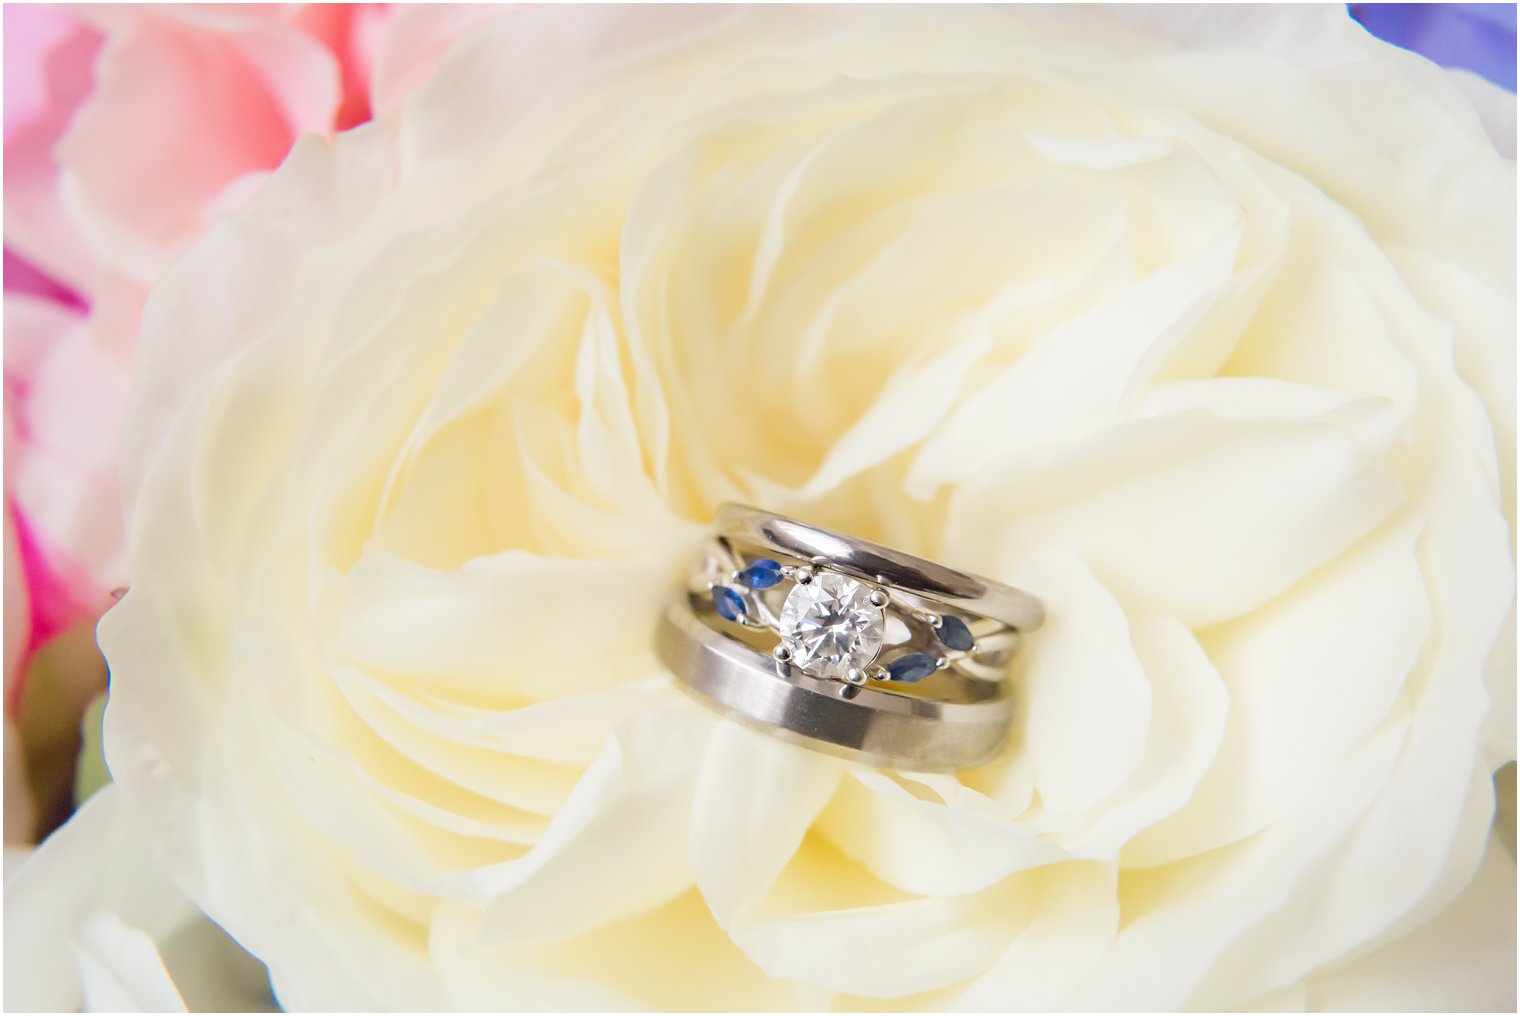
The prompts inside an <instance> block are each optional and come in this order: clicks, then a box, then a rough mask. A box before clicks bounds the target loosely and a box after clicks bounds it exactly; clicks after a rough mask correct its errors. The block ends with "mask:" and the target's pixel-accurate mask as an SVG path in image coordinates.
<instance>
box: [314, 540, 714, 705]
mask: <svg viewBox="0 0 1520 1016" xmlns="http://www.w3.org/2000/svg"><path fill="white" fill-rule="evenodd" d="M651 538H652V540H658V537H656V536H655V535H654V534H651ZM687 546H688V544H687V543H686V541H685V540H684V539H683V540H680V541H679V542H677V543H674V544H673V545H668V546H664V547H661V546H658V545H657V544H656V545H655V546H651V548H650V550H649V552H648V553H647V554H646V555H641V556H640V558H639V559H637V560H633V561H627V562H618V561H607V560H584V561H575V560H564V559H558V560H556V559H552V558H542V557H538V556H537V555H532V554H524V553H520V552H507V553H504V554H498V555H495V556H493V557H488V558H477V559H475V560H473V561H470V562H469V563H467V564H466V565H464V566H463V567H462V568H460V569H458V570H455V571H448V572H440V571H435V570H432V569H427V568H421V567H418V566H416V565H413V564H411V563H410V562H407V561H403V560H400V559H398V558H395V557H392V556H389V555H382V554H375V555H369V556H366V557H365V558H364V559H363V560H361V561H360V562H359V563H358V564H357V565H356V566H355V567H354V569H353V570H352V571H350V572H349V574H348V575H347V576H346V577H345V578H344V582H343V585H344V588H345V590H346V593H347V596H346V603H345V605H344V607H343V609H342V611H341V613H340V615H339V618H338V629H337V631H336V632H335V634H334V637H333V639H332V645H333V648H334V651H335V652H336V653H337V654H338V655H339V656H340V658H345V659H348V660H352V661H353V662H354V663H355V664H357V665H359V666H362V667H366V668H371V669H373V670H375V671H378V672H387V673H393V674H400V675H409V676H411V677H414V678H419V679H426V681H427V682H428V683H429V684H431V685H432V686H433V687H434V688H436V689H439V690H440V691H442V690H443V689H449V690H450V693H451V694H453V695H454V696H456V697H458V698H460V699H461V700H468V698H469V697H475V698H476V699H477V701H481V702H492V701H495V702H502V701H505V700H510V699H517V700H519V701H525V702H533V701H538V700H541V699H547V698H555V697H559V696H563V695H570V694H576V693H580V692H585V691H589V690H592V689H600V688H609V687H612V686H614V685H616V684H620V683H623V682H626V681H630V680H637V679H640V678H643V677H646V676H648V674H649V672H650V668H651V663H650V660H651V658H652V657H651V656H650V655H649V654H650V648H649V632H650V631H651V630H653V627H654V619H655V617H656V615H657V614H658V612H659V610H660V605H661V603H662V601H663V599H664V597H665V594H666V592H667V591H668V590H669V589H670V587H671V586H672V584H673V583H672V579H673V577H674V574H675V570H676V569H679V567H680V565H681V559H682V555H683V554H684V552H685V550H686V548H687ZM614 592H615V593H616V596H615V598H612V599H611V600H609V597H611V595H612V594H613V593H614ZM609 603H611V604H612V606H610V607H609ZM593 618H594V623H592V620H593Z"/></svg>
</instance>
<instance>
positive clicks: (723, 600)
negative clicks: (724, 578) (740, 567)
mask: <svg viewBox="0 0 1520 1016" xmlns="http://www.w3.org/2000/svg"><path fill="white" fill-rule="evenodd" d="M712 598H713V608H714V609H715V610H717V612H718V616H719V617H721V618H723V620H725V621H737V620H739V618H741V617H743V616H744V615H745V614H746V613H747V611H746V610H745V607H744V597H742V596H740V595H739V594H738V592H737V591H735V590H733V589H730V588H729V587H728V586H713V591H712Z"/></svg>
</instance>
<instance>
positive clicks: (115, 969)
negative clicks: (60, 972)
mask: <svg viewBox="0 0 1520 1016" xmlns="http://www.w3.org/2000/svg"><path fill="white" fill-rule="evenodd" d="M69 951H70V952H72V953H73V955H74V964H75V966H76V967H77V968H78V970H79V980H80V983H81V985H82V986H83V991H84V1011H85V1012H185V1011H186V1009H185V1000H184V999H182V998H181V997H180V994H179V991H178V989H176V988H175V987H174V981H173V980H172V979H170V977H169V971H168V970H167V969H165V968H164V961H163V959H162V958H161V957H160V956H159V955H158V949H157V948H156V947H155V946H154V944H153V939H151V938H149V937H148V936H147V935H146V934H144V933H143V932H142V931H141V930H139V929H137V928H131V927H128V926H127V925H125V924H123V923H122V920H121V918H120V917H118V916H117V915H116V914H113V913H108V912H101V913H95V914H91V915H90V916H89V917H87V918H85V921H84V923H83V924H81V925H80V927H79V930H78V931H77V932H76V933H75V935H74V938H73V939H71V940H70V942H69Z"/></svg>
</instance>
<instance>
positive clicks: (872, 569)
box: [717, 504, 1045, 632]
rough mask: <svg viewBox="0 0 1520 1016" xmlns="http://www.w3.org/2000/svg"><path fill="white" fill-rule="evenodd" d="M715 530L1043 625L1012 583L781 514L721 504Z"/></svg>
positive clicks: (1022, 626)
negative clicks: (967, 571)
mask: <svg viewBox="0 0 1520 1016" xmlns="http://www.w3.org/2000/svg"><path fill="white" fill-rule="evenodd" d="M717 531H718V534H719V535H720V536H725V537H728V538H729V539H733V540H740V541H743V542H748V543H753V544H755V545H757V546H761V547H766V548H768V549H770V550H773V551H775V552H776V553H779V554H784V555H787V556H790V557H797V558H801V559H802V560H804V561H810V560H812V559H813V558H816V557H821V558H824V559H826V560H827V561H828V563H829V567H831V568H834V569H836V570H838V571H842V572H847V573H849V574H852V575H854V576H856V577H857V578H863V579H868V580H873V579H874V580H878V581H883V582H885V583H887V584H890V585H893V586H896V587H897V588H899V589H903V590H907V591H908V592H911V593H917V594H920V595H923V596H926V597H929V598H930V599H933V600H937V601H939V602H941V603H944V604H947V605H949V606H952V607H956V608H958V609H961V610H964V611H965V612H967V613H969V614H977V615H980V616H983V617H990V618H995V619H996V620H999V621H1002V622H1004V623H1005V624H1008V625H1010V626H1012V627H1013V628H1015V629H1017V630H1018V631H1026V632H1028V631H1034V630H1035V629H1036V628H1038V627H1040V625H1042V624H1044V623H1045V607H1044V606H1043V605H1042V604H1041V603H1040V601H1039V600H1037V599H1035V598H1034V597H1033V596H1030V595H1029V594H1028V593H1025V592H1021V591H1020V590H1018V589H1014V588H1013V587H1012V586H1007V585H1004V584H1003V583H1001V582H995V581H993V580H992V579H986V578H982V577H981V576H979V575H971V574H968V573H966V572H961V571H956V570H955V569H953V568H947V567H945V566H944V565H942V564H936V563H935V562H933V561H926V560H925V559H923V558H921V557H915V556H914V555H912V554H905V553H903V552H902V551H900V550H893V549H892V548H891V547H883V546H882V545H881V544H879V543H872V542H871V541H869V540H862V539H860V538H858V537H854V536H843V535H841V534H839V533H834V532H830V531H829V530H827V529H823V528H820V527H818V526H810V525H808V524H807V523H805V522H798V521H797V520H796V519H789V518H787V517H786V516H784V515H776V514H774V513H773V512H767V511H761V510H760V509H759V508H751V507H750V506H748V505H742V504H725V505H724V506H723V507H721V508H719V509H718V520H717Z"/></svg>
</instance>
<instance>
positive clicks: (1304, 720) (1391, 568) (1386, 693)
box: [1125, 518, 1431, 866]
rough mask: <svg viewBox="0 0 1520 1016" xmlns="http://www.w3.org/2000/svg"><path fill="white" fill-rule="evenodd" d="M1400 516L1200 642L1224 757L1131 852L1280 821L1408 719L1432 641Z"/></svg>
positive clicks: (1413, 532)
mask: <svg viewBox="0 0 1520 1016" xmlns="http://www.w3.org/2000/svg"><path fill="white" fill-rule="evenodd" d="M1422 530H1423V524H1422V523H1421V521H1420V520H1419V519H1416V518H1404V519H1402V520H1400V521H1399V522H1397V523H1394V524H1391V525H1390V526H1389V527H1388V528H1387V529H1386V530H1385V531H1382V532H1380V533H1379V534H1377V536H1376V537H1374V538H1372V539H1370V540H1369V541H1367V542H1366V543H1365V544H1364V545H1362V546H1360V547H1358V548H1356V549H1355V550H1353V551H1352V552H1351V553H1350V554H1347V555H1346V556H1345V557H1343V558H1342V559H1340V560H1338V561H1337V562H1336V563H1335V564H1334V565H1333V566H1332V567H1331V568H1329V569H1328V570H1326V571H1324V572H1321V573H1319V574H1316V575H1315V576H1313V577H1311V578H1310V579H1308V580H1307V581H1306V582H1305V583H1303V584H1301V585H1300V586H1299V587H1297V588H1296V589H1295V590H1294V595H1293V596H1289V597H1284V598H1282V599H1281V600H1280V601H1278V602H1276V603H1273V604H1270V605H1269V606H1267V607H1266V608H1264V609H1262V610H1260V611H1257V612H1256V613H1254V614H1252V615H1251V616H1250V617H1249V618H1248V619H1243V620H1241V621H1238V622H1236V623H1234V624H1231V625H1226V626H1223V627H1221V628H1218V629H1214V630H1210V631H1206V632H1204V633H1203V635H1202V636H1201V638H1202V642H1203V645H1204V646H1205V648H1207V650H1208V652H1209V655H1210V658H1211V659H1212V660H1213V662H1214V665H1215V666H1216V667H1217V668H1218V669H1219V673H1220V675H1221V677H1222V678H1223V680H1224V684H1225V687H1226V688H1227V689H1228V694H1229V705H1230V711H1229V719H1228V721H1227V724H1226V726H1225V731H1224V738H1223V741H1222V743H1221V746H1220V754H1219V758H1218V760H1217V761H1216V762H1215V764H1214V766H1213V767H1212V769H1211V770H1210V771H1209V773H1208V775H1207V776H1205V777H1204V779H1203V781H1202V782H1201V784H1200V785H1199V786H1198V789H1197V793H1196V794H1195V795H1194V796H1193V797H1192V799H1191V800H1190V801H1189V802H1188V803H1187V805H1186V806H1185V807H1184V808H1183V809H1182V810H1181V811H1179V812H1178V813H1177V814H1175V815H1173V816H1171V817H1170V818H1169V819H1167V820H1166V821H1164V822H1162V823H1160V824H1159V825H1157V826H1155V827H1153V828H1151V829H1149V830H1147V831H1145V832H1144V833H1141V834H1140V836H1138V837H1137V838H1136V839H1135V841H1134V842H1132V843H1131V844H1130V845H1129V846H1128V847H1127V848H1126V850H1125V862H1126V864H1129V865H1136V866H1139V865H1155V864H1165V863H1167V862H1170V861H1174V860H1177V859H1179V858H1184V857H1188V856H1192V855H1196V854H1201V853H1205V852H1207V851H1209V850H1212V849H1214V848H1216V847H1219V846H1223V845H1225V844H1228V843H1232V842H1235V841H1236V840H1239V839H1241V838H1243V837H1246V836H1249V835H1251V834H1253V833H1255V832H1257V831H1259V830H1261V829H1263V828H1264V827H1267V826H1268V825H1270V824H1271V823H1273V822H1275V821H1277V820H1279V819H1280V818H1282V817H1283V816H1284V815H1285V814H1286V813H1287V812H1289V811H1290V810H1291V809H1292V808H1293V807H1294V806H1295V802H1296V801H1299V800H1301V799H1303V797H1304V795H1305V794H1307V793H1308V792H1309V790H1310V789H1311V788H1312V787H1313V786H1314V785H1315V784H1316V783H1318V782H1319V781H1321V780H1323V779H1324V774H1325V773H1326V772H1327V771H1330V770H1332V769H1334V768H1335V767H1336V766H1337V765H1339V764H1340V763H1341V760H1342V759H1344V758H1346V757H1347V756H1348V755H1349V754H1350V753H1351V752H1352V751H1353V750H1354V749H1355V748H1356V746H1357V745H1358V744H1360V743H1362V741H1363V739H1364V738H1366V737H1368V736H1370V735H1371V734H1372V733H1373V732H1374V731H1376V730H1377V729H1379V728H1380V727H1382V726H1384V725H1385V724H1387V723H1388V722H1390V721H1396V720H1403V719H1405V717H1406V716H1407V706H1406V705H1405V704H1404V703H1403V702H1401V697H1402V695H1403V692H1404V685H1405V681H1406V679H1407V676H1408V674H1409V672H1410V670H1411V669H1412V668H1414V667H1415V665H1416V662H1417V660H1418V659H1419V655H1420V653H1421V650H1422V648H1423V647H1424V645H1425V642H1426V639H1427V637H1428V636H1429V634H1430V628H1431V615H1430V604H1429V601H1428V599H1427V592H1426V588H1425V582H1424V579H1423V577H1422V576H1421V574H1420V570H1419V559H1418V557H1417V556H1416V546H1417V541H1418V540H1419V539H1420V537H1421V533H1422Z"/></svg>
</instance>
